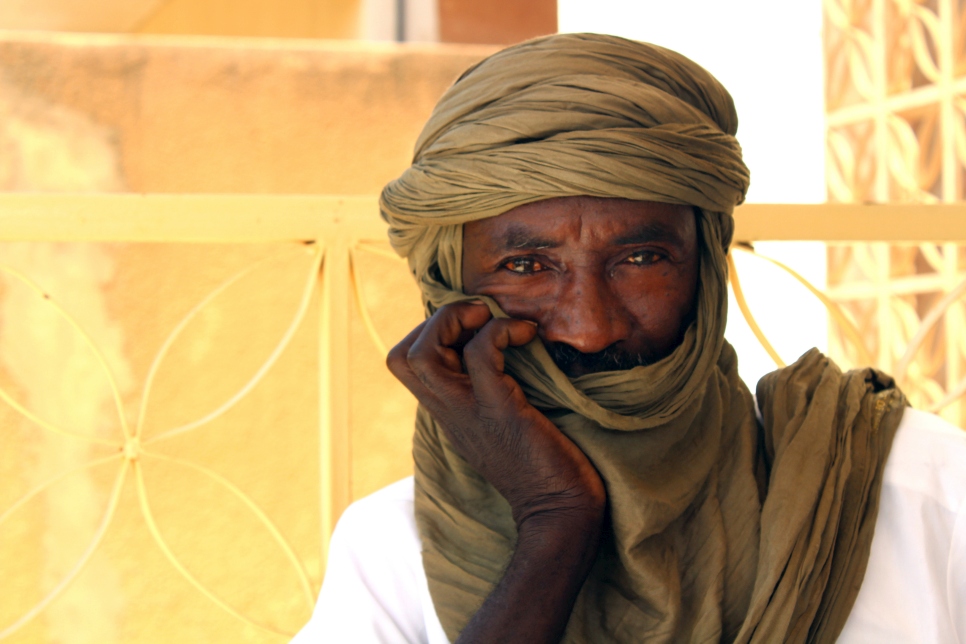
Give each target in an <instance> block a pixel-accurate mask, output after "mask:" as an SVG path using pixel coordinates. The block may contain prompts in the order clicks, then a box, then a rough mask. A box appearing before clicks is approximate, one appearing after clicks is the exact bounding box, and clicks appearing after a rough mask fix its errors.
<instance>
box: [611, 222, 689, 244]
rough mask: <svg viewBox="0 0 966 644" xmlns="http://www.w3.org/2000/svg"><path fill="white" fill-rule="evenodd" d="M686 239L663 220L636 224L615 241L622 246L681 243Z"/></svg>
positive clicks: (614, 241)
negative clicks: (662, 221)
mask: <svg viewBox="0 0 966 644" xmlns="http://www.w3.org/2000/svg"><path fill="white" fill-rule="evenodd" d="M683 241H684V240H683V239H682V238H681V235H680V234H678V232H677V231H676V230H673V229H672V228H669V227H668V226H666V225H665V224H664V223H661V222H648V223H644V224H641V225H639V226H635V227H634V228H633V229H632V230H629V231H627V232H625V233H622V234H621V235H619V236H617V237H616V238H615V239H614V240H613V243H614V244H617V245H620V246H633V245H636V244H648V243H654V242H671V243H676V244H680V243H681V242H683Z"/></svg>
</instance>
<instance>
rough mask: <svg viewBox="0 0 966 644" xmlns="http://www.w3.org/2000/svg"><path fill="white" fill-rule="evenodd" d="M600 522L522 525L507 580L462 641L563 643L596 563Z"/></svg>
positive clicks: (469, 643) (488, 601) (466, 643)
mask: <svg viewBox="0 0 966 644" xmlns="http://www.w3.org/2000/svg"><path fill="white" fill-rule="evenodd" d="M600 525H601V521H600V519H599V518H591V519H589V520H582V521H581V522H579V523H578V524H573V523H571V524H569V525H567V526H529V527H525V528H524V529H522V530H521V533H520V536H519V539H518V541H517V548H516V551H515V552H514V554H513V557H512V559H511V560H510V564H509V565H508V566H507V569H506V572H505V573H504V575H503V579H502V580H501V581H500V583H499V584H497V586H496V587H495V588H494V589H493V592H492V593H490V596H489V597H487V599H486V601H484V602H483V605H482V606H481V607H480V609H479V610H478V611H477V613H476V614H475V615H474V616H473V618H472V619H471V620H470V622H469V624H467V626H466V628H465V629H463V632H462V633H461V634H460V637H459V639H458V640H457V644H471V643H489V642H505V643H507V644H512V643H515V642H521V643H526V644H536V643H538V642H559V641H560V639H561V638H562V637H563V634H564V630H565V629H566V627H567V622H568V620H569V619H570V613H571V611H572V610H573V606H574V602H575V601H576V599H577V595H578V594H579V592H580V589H581V587H582V586H583V583H584V580H585V579H586V578H587V575H588V574H589V572H590V568H591V566H593V563H594V559H595V557H596V553H597V545H598V543H599V540H600Z"/></svg>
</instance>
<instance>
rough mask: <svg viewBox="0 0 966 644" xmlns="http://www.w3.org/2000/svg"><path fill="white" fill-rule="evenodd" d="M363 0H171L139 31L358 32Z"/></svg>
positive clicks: (298, 34) (331, 34)
mask: <svg viewBox="0 0 966 644" xmlns="http://www.w3.org/2000/svg"><path fill="white" fill-rule="evenodd" d="M359 4H360V2H359V0H285V1H284V2H280V1H279V0H167V1H166V2H164V3H161V4H160V5H159V6H158V8H157V9H156V10H155V11H154V12H153V13H152V14H150V15H149V16H147V17H146V18H145V19H144V20H143V21H142V22H141V23H140V24H138V25H137V26H136V27H135V28H134V30H133V31H135V32H137V33H145V34H205V35H212V36H268V37H275V38H347V39H353V38H357V37H358V35H359Z"/></svg>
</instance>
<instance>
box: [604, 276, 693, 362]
mask: <svg viewBox="0 0 966 644" xmlns="http://www.w3.org/2000/svg"><path fill="white" fill-rule="evenodd" d="M696 290H697V279H696V276H695V275H692V274H691V272H690V271H685V272H684V273H683V274H682V273H680V272H677V271H675V270H673V269H669V270H665V271H661V272H660V273H658V274H657V275H654V276H648V278H647V279H641V280H634V281H633V282H632V283H628V284H625V285H623V287H622V289H621V294H620V297H621V299H622V300H623V301H624V302H626V304H627V310H628V313H629V314H630V315H631V316H632V317H633V318H634V322H635V326H636V327H637V330H638V332H639V333H640V340H641V341H642V342H645V343H647V344H652V345H653V344H657V345H666V344H667V343H675V342H677V341H678V340H680V338H681V336H682V334H683V333H684V330H685V327H686V325H687V323H688V322H689V321H690V317H691V313H692V310H693V308H694V300H695V293H696Z"/></svg>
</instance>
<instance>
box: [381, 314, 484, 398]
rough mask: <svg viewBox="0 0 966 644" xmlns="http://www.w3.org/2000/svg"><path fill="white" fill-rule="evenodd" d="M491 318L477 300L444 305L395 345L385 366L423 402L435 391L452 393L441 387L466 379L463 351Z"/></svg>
mask: <svg viewBox="0 0 966 644" xmlns="http://www.w3.org/2000/svg"><path fill="white" fill-rule="evenodd" d="M491 317H492V315H491V314H490V310H489V308H488V307H486V306H485V305H482V304H478V303H458V304H450V305H447V306H444V307H442V308H441V309H439V310H438V311H437V312H436V313H435V314H434V315H433V316H432V317H430V318H429V319H428V320H426V321H425V322H423V323H422V324H420V325H419V326H417V327H416V328H415V329H413V330H412V331H411V332H410V333H409V334H408V335H407V336H406V337H405V338H403V340H402V341H401V342H399V344H397V345H396V346H395V347H393V348H392V350H391V351H390V352H389V355H388V356H387V358H386V366H387V367H388V368H389V371H390V372H392V374H393V375H394V376H396V378H398V379H399V380H400V382H402V383H403V384H404V385H405V386H406V387H407V388H408V389H409V390H410V391H411V392H412V393H413V394H414V395H415V396H416V397H417V398H418V399H419V400H420V401H421V402H423V403H424V404H428V403H430V402H431V399H432V398H434V397H435V396H434V395H433V391H436V392H437V393H438V394H445V393H450V394H452V393H453V392H452V391H438V389H439V388H440V387H442V388H443V389H444V390H445V389H448V388H449V386H451V385H453V384H459V382H458V381H460V380H465V376H463V365H462V362H461V359H460V350H461V349H462V347H463V345H464V344H465V343H466V342H467V341H468V340H469V339H470V338H472V336H473V333H474V332H475V331H476V330H477V329H479V328H480V327H482V326H483V325H485V324H486V323H487V321H488V320H489V319H490V318H491ZM454 380H455V382H454ZM467 386H468V383H467Z"/></svg>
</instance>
